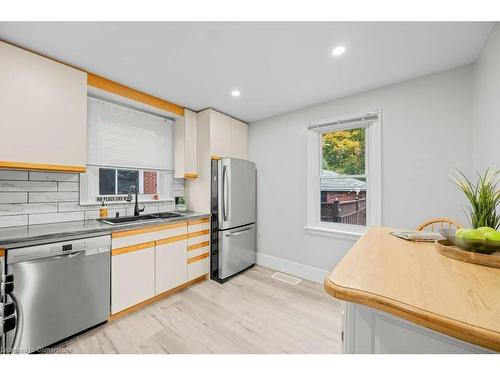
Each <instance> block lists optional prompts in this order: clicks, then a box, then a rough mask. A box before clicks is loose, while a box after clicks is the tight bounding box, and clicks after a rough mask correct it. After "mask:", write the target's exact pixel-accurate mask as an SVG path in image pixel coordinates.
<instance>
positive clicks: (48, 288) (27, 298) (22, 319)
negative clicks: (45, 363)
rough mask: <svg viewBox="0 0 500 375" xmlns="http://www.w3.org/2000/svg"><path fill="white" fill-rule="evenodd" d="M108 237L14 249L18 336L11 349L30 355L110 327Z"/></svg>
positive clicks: (10, 259) (11, 263)
mask: <svg viewBox="0 0 500 375" xmlns="http://www.w3.org/2000/svg"><path fill="white" fill-rule="evenodd" d="M110 247H111V237H110V236H109V235H105V236H98V237H87V238H81V237H79V238H72V239H67V240H64V241H59V242H53V243H47V244H43V245H36V246H30V247H21V248H17V249H9V250H8V252H7V259H6V263H7V272H8V273H9V274H12V275H14V280H15V281H16V283H15V290H14V293H13V294H14V296H13V297H14V298H15V300H16V302H17V311H16V314H17V321H18V327H17V333H16V332H9V333H8V334H7V345H6V347H7V350H11V351H12V352H13V353H31V352H34V351H37V350H40V349H42V348H45V347H47V346H50V345H52V344H54V343H56V342H59V341H61V340H64V339H65V338H67V337H69V336H72V335H74V334H76V333H79V332H81V331H84V330H86V329H88V328H91V327H93V326H95V325H98V324H99V323H102V322H105V321H106V320H107V319H108V317H109V311H110Z"/></svg>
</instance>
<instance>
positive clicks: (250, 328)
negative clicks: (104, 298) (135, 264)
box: [57, 266, 340, 354]
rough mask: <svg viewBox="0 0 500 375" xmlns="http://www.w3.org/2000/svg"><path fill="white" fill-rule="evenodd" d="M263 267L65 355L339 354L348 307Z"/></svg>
mask: <svg viewBox="0 0 500 375" xmlns="http://www.w3.org/2000/svg"><path fill="white" fill-rule="evenodd" d="M273 273H274V271H272V270H270V269H267V268H264V267H260V266H256V267H254V268H252V269H250V270H247V271H246V272H244V273H243V274H241V275H239V276H236V277H234V278H233V279H231V280H230V281H228V282H226V283H225V284H222V285H221V284H218V283H216V282H214V281H211V280H207V281H205V282H203V283H201V284H198V285H195V286H193V287H191V288H189V289H187V290H185V291H182V292H180V293H178V294H175V295H173V296H171V297H168V298H166V299H165V300H162V301H160V302H157V303H156V304H154V305H151V306H148V307H146V308H144V309H142V310H140V311H137V312H136V313H133V314H130V315H127V316H125V317H123V318H122V319H119V320H116V321H114V322H111V323H108V324H105V325H103V326H101V327H98V328H96V329H95V330H93V331H91V332H87V333H85V334H83V335H81V336H79V337H77V338H75V339H72V340H70V341H68V342H66V343H64V344H62V345H61V346H59V348H57V349H59V350H60V352H62V353H221V354H222V353H338V352H339V350H340V343H339V330H340V304H339V302H338V301H336V300H334V299H333V298H331V297H330V296H329V295H327V294H326V293H325V292H324V290H323V286H322V285H321V284H315V283H312V282H309V281H305V280H302V281H301V282H300V283H299V284H298V285H297V286H293V285H290V284H286V283H284V282H282V281H278V280H274V279H272V278H271V275H272V274H273Z"/></svg>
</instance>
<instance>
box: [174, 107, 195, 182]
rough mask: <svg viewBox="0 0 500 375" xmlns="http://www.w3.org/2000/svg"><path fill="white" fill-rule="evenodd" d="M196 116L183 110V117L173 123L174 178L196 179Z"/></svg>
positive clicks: (187, 110)
mask: <svg viewBox="0 0 500 375" xmlns="http://www.w3.org/2000/svg"><path fill="white" fill-rule="evenodd" d="M197 128H198V114H197V113H196V112H193V111H191V110H189V109H185V110H184V117H181V118H179V119H177V121H176V122H175V128H174V129H175V134H174V140H175V141H174V143H175V145H174V149H175V177H176V178H196V177H198V164H197V155H198V141H197V138H198V134H197Z"/></svg>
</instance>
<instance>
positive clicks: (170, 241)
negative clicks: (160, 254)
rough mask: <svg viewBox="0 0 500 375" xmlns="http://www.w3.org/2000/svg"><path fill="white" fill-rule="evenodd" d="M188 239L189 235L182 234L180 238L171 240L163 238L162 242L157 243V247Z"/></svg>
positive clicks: (175, 237) (170, 238) (176, 237)
mask: <svg viewBox="0 0 500 375" xmlns="http://www.w3.org/2000/svg"><path fill="white" fill-rule="evenodd" d="M186 239H187V234H181V235H180V236H174V237H169V238H163V239H161V240H157V241H155V243H156V246H160V245H166V244H169V243H172V242H177V241H182V240H186Z"/></svg>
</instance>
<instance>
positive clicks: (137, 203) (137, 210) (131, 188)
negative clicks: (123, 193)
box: [127, 185, 146, 216]
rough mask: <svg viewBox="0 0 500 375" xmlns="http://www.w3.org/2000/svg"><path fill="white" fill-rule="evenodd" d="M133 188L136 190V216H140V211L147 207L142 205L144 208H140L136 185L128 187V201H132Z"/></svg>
mask: <svg viewBox="0 0 500 375" xmlns="http://www.w3.org/2000/svg"><path fill="white" fill-rule="evenodd" d="M132 190H134V192H135V206H134V216H139V213H141V212H142V211H144V209H145V208H146V207H145V206H142V208H141V209H139V202H138V200H137V187H136V186H135V185H131V186H130V188H129V189H128V196H127V202H132Z"/></svg>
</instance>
